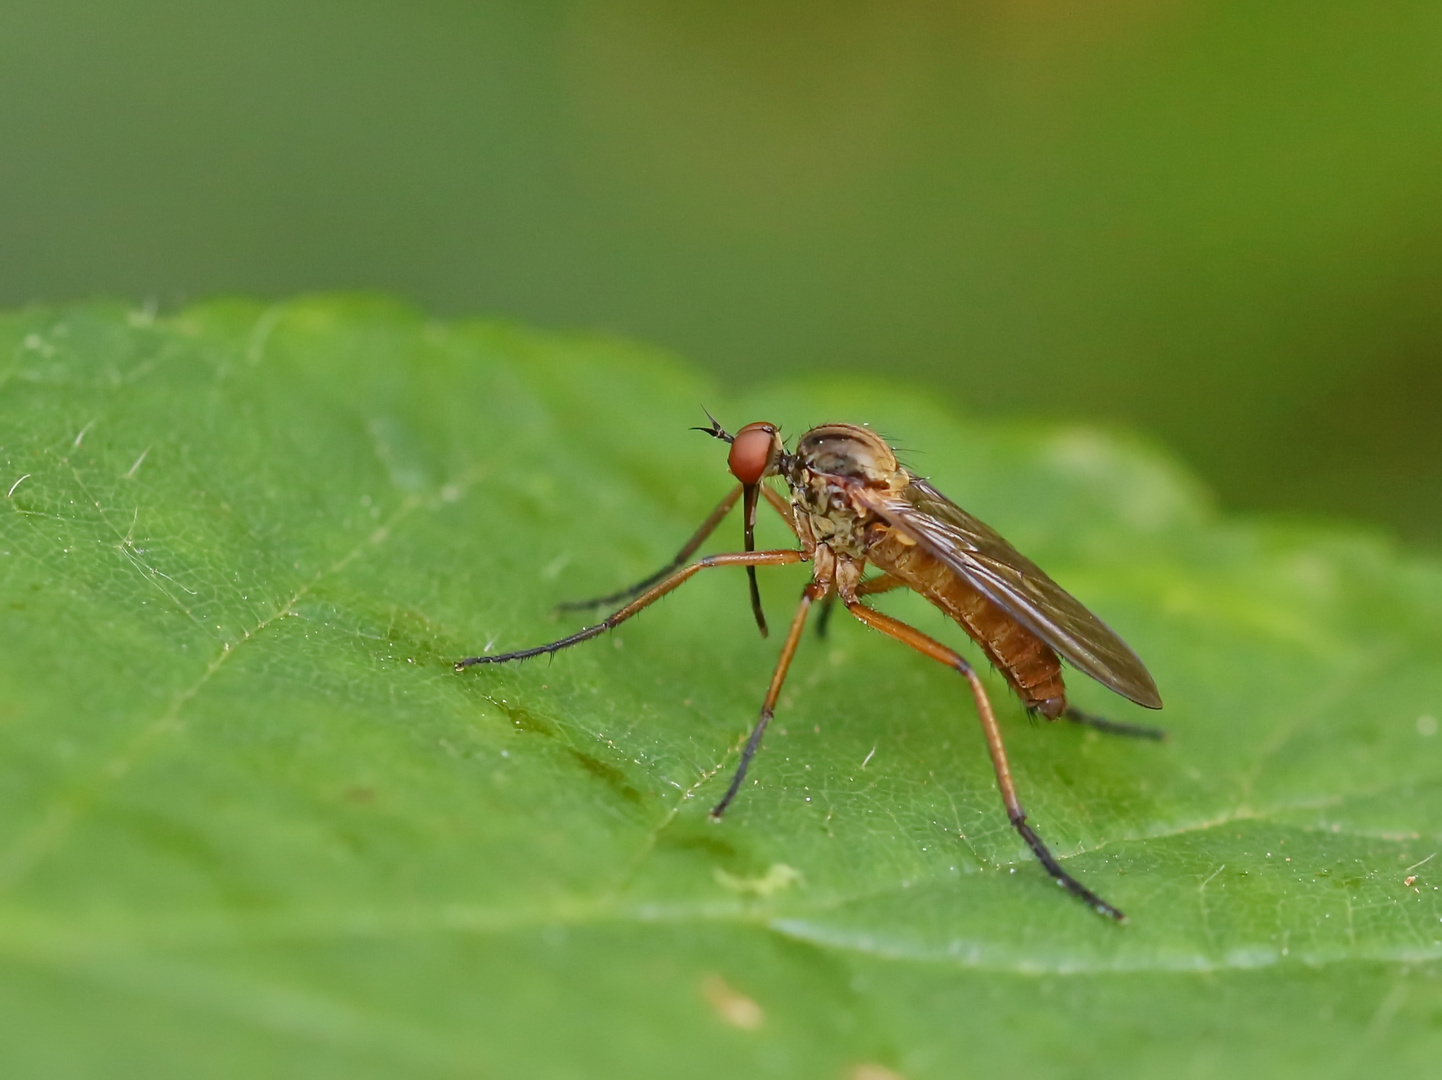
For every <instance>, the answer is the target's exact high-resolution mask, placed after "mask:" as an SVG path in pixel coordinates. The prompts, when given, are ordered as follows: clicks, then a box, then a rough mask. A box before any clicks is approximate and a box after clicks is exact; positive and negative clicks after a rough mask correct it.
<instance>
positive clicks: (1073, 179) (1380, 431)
mask: <svg viewBox="0 0 1442 1080" xmlns="http://www.w3.org/2000/svg"><path fill="white" fill-rule="evenodd" d="M336 288H344V289H352V288H358V289H379V290H386V291H390V292H395V293H398V294H400V295H403V296H405V297H408V298H410V299H412V300H414V301H415V302H417V303H419V304H421V305H423V306H424V307H426V308H427V309H429V310H432V311H434V312H436V313H439V314H447V315H450V314H472V313H486V314H501V315H504V316H507V317H511V318H515V319H520V320H525V321H529V322H535V323H540V324H543V325H548V326H566V327H581V328H601V329H604V330H609V331H614V332H617V333H620V334H625V335H628V336H634V337H638V338H642V339H647V340H650V341H655V342H659V343H661V344H663V345H665V346H668V347H670V348H673V349H675V350H677V351H679V352H681V353H684V354H686V355H687V356H689V357H691V358H693V359H694V360H696V361H698V362H699V363H701V364H703V365H705V366H707V367H709V368H710V369H712V370H713V371H714V372H715V373H716V375H717V376H718V377H719V378H720V379H722V380H724V381H726V382H728V383H731V384H738V385H739V384H745V383H747V382H751V381H755V380H759V379H764V378H766V377H768V376H769V375H771V374H773V373H794V372H797V371H808V372H814V373H815V375H816V377H817V378H818V379H825V378H827V377H828V376H829V375H830V374H831V373H833V372H839V371H853V372H855V371H859V372H872V373H878V374H881V375H885V376H897V377H900V378H903V379H906V380H908V381H911V382H915V383H920V384H923V385H927V386H932V387H934V388H935V390H936V393H937V394H938V395H939V396H942V397H945V398H946V399H949V400H950V401H952V402H955V403H956V404H957V405H958V406H959V407H960V408H961V409H962V410H964V411H966V412H970V413H973V414H980V415H993V414H1004V413H1027V414H1041V415H1051V416H1058V417H1068V418H1079V419H1085V420H1089V421H1099V422H1104V423H1108V422H1118V423H1123V424H1126V425H1129V426H1132V427H1136V428H1139V429H1141V430H1143V431H1147V432H1150V433H1152V434H1153V435H1154V436H1155V437H1157V438H1158V439H1159V440H1161V441H1163V442H1165V443H1166V444H1168V445H1170V446H1172V447H1173V448H1175V449H1176V450H1177V451H1179V452H1180V453H1181V454H1182V455H1183V456H1184V457H1185V458H1187V459H1188V460H1189V461H1190V462H1191V463H1192V464H1193V466H1195V467H1196V468H1197V469H1198V470H1199V471H1200V472H1201V473H1202V474H1203V476H1204V477H1206V479H1207V480H1208V481H1209V482H1210V483H1211V484H1212V485H1213V486H1214V487H1215V488H1216V489H1217V490H1218V492H1219V493H1220V495H1221V498H1222V500H1223V501H1224V503H1226V504H1227V505H1230V506H1232V507H1237V508H1243V509H1250V508H1267V509H1273V510H1283V511H1294V512H1300V513H1304V514H1309V515H1316V514H1320V515H1326V516H1346V517H1354V518H1362V519H1370V520H1372V521H1376V522H1381V523H1383V524H1385V525H1387V526H1389V527H1391V528H1393V529H1395V530H1397V531H1399V532H1401V533H1402V534H1403V535H1404V536H1406V537H1407V538H1409V539H1410V540H1411V541H1412V542H1414V543H1419V544H1422V545H1426V546H1436V545H1438V544H1439V543H1442V426H1439V422H1438V417H1437V412H1438V409H1439V406H1442V300H1439V298H1442V5H1439V4H1437V3H1436V2H1435V0H1430V2H1429V0H1403V2H1398V3H1388V4H1378V3H1375V2H1361V0H1354V2H1348V3H1326V2H1321V3H1318V2H1316V0H1312V2H1309V3H1305V4H1303V3H1296V2H1281V3H1273V4H1267V5H1255V4H1241V3H1237V2H1235V0H1232V2H1225V3H1201V2H1195V0H1193V2H1186V0H1171V2H1156V0H1153V2H1149V3H1142V2H1139V0H1094V2H1091V3H1062V2H1060V0H1006V2H1002V0H994V2H985V3H969V4H968V3H957V2H943V0H888V2H885V3H882V2H860V0H838V2H833V3H828V4H825V5H822V4H812V3H787V2H783V0H768V2H765V3H760V2H755V0H742V2H733V3H728V4H725V5H705V6H702V5H694V4H680V3H673V2H665V0H623V2H618V3H606V4H601V3H583V2H536V0H525V2H521V0H513V2H507V3H490V4H479V3H446V2H439V0H431V2H423V0H411V2H398V0H391V2H383V0H382V2H377V0H347V2H345V3H341V2H338V0H337V2H325V0H287V2H284V3H282V2H279V0H235V2H232V3H228V4H224V5H219V4H194V3H182V2H179V0H128V2H125V0H123V2H108V3H100V2H97V0H91V2H77V0H45V2H44V3H41V2H39V0H7V2H6V3H5V5H4V8H3V11H0V305H4V306H14V305H18V304H22V303H26V302H30V301H44V300H57V299H69V298H74V297H82V296H89V295H94V294H109V295H118V296H122V297H128V298H132V299H134V300H136V301H142V302H143V301H150V302H154V303H156V304H158V305H159V306H160V307H161V308H163V309H165V308H170V307H172V306H174V305H176V304H178V303H180V302H183V301H185V300H190V299H196V298H200V297H204V296H208V295H211V294H214V293H229V292H241V293H248V294H255V295H259V296H262V297H272V296H273V297H279V296H284V295H288V294H292V293H295V292H298V291H304V290H314V289H336ZM654 419H655V418H653V417H619V418H618V423H620V424H627V423H639V422H650V421H652V420H654ZM691 419H693V418H691V417H676V418H673V419H672V421H671V422H675V423H684V422H689V421H690V420H691ZM728 419H729V422H731V423H738V422H743V421H745V420H748V419H752V418H751V417H733V418H728ZM817 419H821V418H820V417H818V418H817Z"/></svg>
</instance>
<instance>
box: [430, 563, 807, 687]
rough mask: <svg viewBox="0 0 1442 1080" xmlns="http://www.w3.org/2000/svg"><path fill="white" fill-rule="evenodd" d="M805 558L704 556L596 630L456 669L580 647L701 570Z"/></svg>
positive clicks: (466, 662) (587, 629) (473, 658)
mask: <svg viewBox="0 0 1442 1080" xmlns="http://www.w3.org/2000/svg"><path fill="white" fill-rule="evenodd" d="M804 558H806V555H805V553H804V552H800V551H789V550H788V551H737V552H729V553H727V554H723V555H707V556H706V557H705V558H704V559H699V560H698V561H696V562H693V563H692V564H691V565H690V566H683V567H682V568H681V569H680V570H677V571H674V572H673V573H672V574H671V575H670V576H668V577H667V578H666V579H665V580H664V581H661V582H659V583H658V584H656V585H653V586H651V588H649V589H647V590H646V591H645V592H644V593H642V594H641V595H640V596H638V597H637V598H636V599H635V600H632V601H631V602H630V603H629V604H627V605H626V606H625V607H623V608H621V610H619V611H617V612H615V613H614V614H611V615H608V616H606V618H605V619H603V620H602V621H601V622H598V623H597V624H596V625H595V626H587V627H585V628H583V629H581V630H577V631H576V632H575V633H574V634H572V635H570V636H569V637H563V638H561V639H560V640H559V641H552V642H550V643H549V644H546V645H537V646H536V647H535V648H533V649H521V650H520V651H519V652H509V653H498V654H496V655H495V656H468V657H466V658H465V659H464V660H457V661H456V664H455V668H456V670H457V671H461V670H463V669H464V668H468V667H471V666H473V665H475V664H504V663H506V662H508V661H511V660H526V659H529V658H530V657H532V656H543V655H545V654H546V653H554V652H560V651H561V650H562V649H564V648H567V647H568V646H571V645H579V644H580V643H581V642H583V641H589V640H590V639H591V638H593V637H596V636H597V635H599V634H604V633H605V632H606V631H607V630H610V629H612V628H613V627H615V626H619V625H620V624H621V623H623V622H625V621H626V620H627V619H629V618H630V617H631V616H632V615H635V614H636V613H637V612H639V611H641V610H643V609H645V608H647V607H650V606H651V604H653V603H655V602H656V601H657V600H659V599H661V597H663V596H665V595H666V594H667V593H668V592H670V591H671V590H672V589H674V588H676V587H677V586H679V585H682V584H684V583H685V582H687V581H689V580H690V579H691V577H692V575H694V574H695V573H697V572H698V571H700V570H709V569H711V568H712V567H715V566H789V565H790V564H792V563H799V562H801V560H802V559H804Z"/></svg>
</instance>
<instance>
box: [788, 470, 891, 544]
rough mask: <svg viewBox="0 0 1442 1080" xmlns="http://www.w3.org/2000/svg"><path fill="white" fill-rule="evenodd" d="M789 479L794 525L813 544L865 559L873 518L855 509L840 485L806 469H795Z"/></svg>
mask: <svg viewBox="0 0 1442 1080" xmlns="http://www.w3.org/2000/svg"><path fill="white" fill-rule="evenodd" d="M798 474H799V475H797V476H796V477H795V478H794V479H792V480H791V484H790V486H791V505H792V506H793V507H795V508H796V517H797V523H798V525H799V526H800V527H801V528H802V529H804V530H806V531H807V532H809V533H810V534H811V540H812V541H813V542H814V543H816V544H825V545H826V546H827V547H829V548H831V550H832V551H834V552H835V553H836V554H838V555H844V556H848V557H850V558H852V559H856V560H858V561H864V560H865V559H866V529H867V526H869V525H870V524H871V523H872V522H873V521H875V520H876V515H875V514H873V513H871V512H870V511H867V510H859V509H858V508H857V507H856V506H855V505H854V504H853V503H852V501H851V499H850V497H849V496H848V494H847V490H846V486H845V484H844V483H838V482H837V481H836V480H835V479H834V478H832V477H828V476H826V475H824V474H821V473H815V472H812V471H811V470H810V469H804V468H803V469H801V470H798Z"/></svg>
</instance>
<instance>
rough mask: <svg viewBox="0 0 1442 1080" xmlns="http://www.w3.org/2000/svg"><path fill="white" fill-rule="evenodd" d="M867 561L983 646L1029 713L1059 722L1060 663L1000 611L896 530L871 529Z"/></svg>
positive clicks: (1063, 700) (1063, 696) (1063, 701)
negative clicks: (1032, 711) (1037, 711)
mask: <svg viewBox="0 0 1442 1080" xmlns="http://www.w3.org/2000/svg"><path fill="white" fill-rule="evenodd" d="M867 539H868V545H867V557H868V558H869V559H870V560H871V561H872V562H874V563H875V564H876V565H877V567H878V568H880V569H882V570H885V571H886V572H887V573H889V574H891V575H892V576H893V577H897V578H900V579H901V580H902V581H904V582H905V583H906V585H907V587H908V588H910V589H912V590H914V591H915V592H918V593H920V594H921V595H922V596H924V597H926V598H927V599H928V600H930V601H931V602H932V603H933V604H935V605H936V606H937V607H939V608H940V609H941V610H942V611H943V612H945V613H946V614H947V615H948V616H950V617H951V618H952V619H955V620H956V621H957V622H958V623H960V624H961V628H962V629H963V630H965V631H966V632H967V634H968V635H970V636H971V639H972V640H973V641H975V642H976V643H977V644H978V645H980V646H981V648H982V651H983V652H985V653H986V656H987V659H988V660H990V661H991V663H992V665H993V666H994V667H995V668H996V669H997V670H998V671H1000V672H1001V673H1002V674H1003V675H1005V676H1006V681H1007V682H1009V683H1010V684H1011V686H1012V689H1013V690H1015V691H1016V692H1017V695H1018V696H1019V697H1020V698H1021V700H1022V701H1023V703H1025V705H1026V706H1027V707H1028V708H1031V709H1037V710H1039V711H1040V712H1041V713H1042V714H1043V715H1044V716H1047V717H1050V718H1051V719H1056V718H1057V717H1058V716H1060V715H1061V713H1062V710H1064V709H1065V708H1066V687H1065V686H1063V685H1062V676H1061V660H1060V659H1058V657H1057V655H1056V653H1055V652H1053V651H1052V650H1051V648H1050V647H1049V646H1047V645H1046V644H1045V643H1043V642H1042V640H1041V639H1040V638H1038V637H1037V636H1036V635H1035V634H1033V633H1032V632H1031V631H1030V630H1028V629H1027V628H1026V627H1024V626H1022V625H1021V623H1019V622H1017V621H1016V619H1014V618H1013V617H1012V616H1011V615H1009V614H1007V613H1006V612H1005V611H1003V610H1002V609H1001V607H1000V606H998V605H997V604H995V603H993V602H992V601H991V600H989V599H987V597H985V596H983V595H982V594H981V593H980V592H979V591H978V590H977V589H976V588H974V587H973V586H972V585H971V584H969V583H968V582H967V581H966V579H965V578H963V577H962V576H961V575H960V574H958V573H957V572H956V571H955V570H953V569H952V568H951V567H949V566H947V565H946V564H945V563H944V562H942V561H941V560H940V559H938V558H936V557H935V556H934V555H932V554H931V553H930V552H928V551H925V550H923V549H922V548H921V547H920V546H918V545H916V544H914V543H911V542H910V541H909V540H907V539H906V538H905V537H903V536H901V534H900V533H898V532H896V530H894V529H888V528H885V527H884V526H872V529H871V531H870V532H869V534H868V537H867Z"/></svg>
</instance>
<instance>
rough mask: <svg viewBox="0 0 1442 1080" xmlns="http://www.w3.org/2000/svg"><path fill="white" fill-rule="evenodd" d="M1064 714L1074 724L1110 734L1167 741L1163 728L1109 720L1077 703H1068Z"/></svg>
mask: <svg viewBox="0 0 1442 1080" xmlns="http://www.w3.org/2000/svg"><path fill="white" fill-rule="evenodd" d="M1062 715H1063V716H1065V717H1066V718H1067V719H1068V720H1070V721H1071V722H1072V723H1073V724H1085V725H1086V726H1087V727H1091V728H1096V729H1097V730H1098V731H1105V732H1106V733H1107V734H1108V735H1126V736H1129V737H1131V738H1133V739H1155V740H1156V741H1157V742H1165V741H1166V738H1167V733H1166V731H1165V730H1164V729H1163V728H1159V727H1152V726H1151V725H1150V724H1127V723H1123V722H1122V721H1120V720H1108V719H1107V718H1106V717H1105V716H1097V715H1096V714H1095V713H1089V712H1082V711H1081V710H1080V709H1078V708H1077V707H1076V706H1075V705H1068V706H1067V707H1066V711H1065V712H1063V713H1062Z"/></svg>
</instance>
